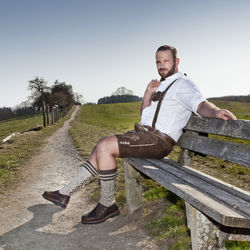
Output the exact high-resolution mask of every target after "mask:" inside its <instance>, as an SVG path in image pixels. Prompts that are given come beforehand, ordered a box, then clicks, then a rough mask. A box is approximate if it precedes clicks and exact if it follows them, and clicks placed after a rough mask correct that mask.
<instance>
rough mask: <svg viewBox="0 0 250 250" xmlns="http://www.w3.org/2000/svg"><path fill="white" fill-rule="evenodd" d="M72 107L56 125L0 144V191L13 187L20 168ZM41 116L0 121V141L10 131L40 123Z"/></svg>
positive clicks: (67, 116)
mask: <svg viewBox="0 0 250 250" xmlns="http://www.w3.org/2000/svg"><path fill="white" fill-rule="evenodd" d="M72 112H73V109H72V110H71V111H70V112H69V113H68V114H67V115H66V116H65V117H64V118H63V119H61V120H59V122H58V123H57V124H56V125H53V126H49V127H46V128H43V129H42V130H40V131H36V132H35V131H33V132H29V133H25V134H22V135H17V136H15V137H12V138H11V140H9V141H7V142H6V143H4V144H0V193H3V192H4V190H5V189H6V188H7V187H10V186H11V187H14V186H15V185H16V184H17V183H18V181H19V178H20V175H21V172H22V168H23V166H24V165H25V164H26V163H27V161H28V160H29V159H30V158H31V157H32V155H33V154H35V153H36V152H37V150H39V148H40V147H41V146H42V145H43V144H44V143H45V142H46V138H47V137H48V136H50V135H52V133H53V132H54V131H55V130H57V129H58V128H59V127H61V126H62V124H63V122H64V121H65V120H67V119H69V117H70V116H71V113H72ZM42 124H43V119H42V116H40V115H36V116H33V117H26V118H18V119H11V120H7V121H1V122H0V141H2V140H3V139H4V138H6V137H7V136H9V135H10V134H12V133H17V132H21V131H25V130H28V129H31V128H34V127H36V126H37V125H42Z"/></svg>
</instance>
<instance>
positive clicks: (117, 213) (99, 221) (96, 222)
mask: <svg viewBox="0 0 250 250" xmlns="http://www.w3.org/2000/svg"><path fill="white" fill-rule="evenodd" d="M119 214H120V211H119V210H118V211H115V212H113V213H111V214H109V215H108V216H106V217H104V218H102V219H101V220H94V221H81V223H82V224H99V223H102V222H104V221H105V220H107V219H109V218H114V217H116V216H118V215H119Z"/></svg>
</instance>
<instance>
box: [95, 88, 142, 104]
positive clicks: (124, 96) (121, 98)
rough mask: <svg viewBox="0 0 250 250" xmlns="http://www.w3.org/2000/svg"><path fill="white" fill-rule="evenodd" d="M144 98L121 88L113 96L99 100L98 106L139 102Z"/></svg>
mask: <svg viewBox="0 0 250 250" xmlns="http://www.w3.org/2000/svg"><path fill="white" fill-rule="evenodd" d="M141 100H142V98H141V97H139V96H136V95H134V94H133V91H131V90H129V89H127V88H125V87H120V88H118V89H117V90H116V91H115V92H113V93H112V95H111V96H105V97H102V98H100V99H98V104H109V103H122V102H138V101H141Z"/></svg>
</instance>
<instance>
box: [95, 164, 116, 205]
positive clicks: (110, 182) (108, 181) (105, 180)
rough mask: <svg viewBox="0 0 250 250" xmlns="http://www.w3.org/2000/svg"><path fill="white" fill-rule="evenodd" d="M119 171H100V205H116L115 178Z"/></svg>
mask: <svg viewBox="0 0 250 250" xmlns="http://www.w3.org/2000/svg"><path fill="white" fill-rule="evenodd" d="M116 173H117V169H112V170H100V171H99V179H100V182H101V198H100V200H99V203H101V204H102V205H104V206H105V207H110V206H111V205H113V204H114V203H115V177H116Z"/></svg>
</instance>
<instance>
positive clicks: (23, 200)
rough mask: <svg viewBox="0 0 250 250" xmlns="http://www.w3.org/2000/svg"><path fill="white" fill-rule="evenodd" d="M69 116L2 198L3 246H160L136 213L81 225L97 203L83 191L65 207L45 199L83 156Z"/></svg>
mask: <svg viewBox="0 0 250 250" xmlns="http://www.w3.org/2000/svg"><path fill="white" fill-rule="evenodd" d="M78 110H79V107H78V108H77V109H76V110H75V111H74V113H73V114H72V117H71V119H69V120H68V121H66V122H65V123H64V126H63V127H61V128H60V129H58V130H57V131H56V132H55V133H54V134H53V135H52V136H51V137H50V138H49V140H48V143H47V144H46V146H44V147H43V148H42V149H41V151H40V152H39V154H37V155H36V156H34V157H33V158H32V160H31V161H30V163H29V165H28V166H27V167H25V170H24V174H23V175H24V177H23V178H22V183H20V185H19V186H18V187H17V188H16V189H15V191H11V190H9V191H7V194H5V195H1V196H0V200H1V202H0V249H6V250H7V249H25V250H26V249H71V250H74V249H91V250H94V249H119V250H120V249H158V248H157V247H156V245H154V243H153V242H152V240H151V239H150V237H148V236H147V235H146V233H145V232H144V231H143V230H142V229H141V228H140V226H138V225H139V224H138V214H136V213H134V214H133V215H128V214H127V213H126V211H125V212H124V211H123V212H122V213H121V215H120V216H118V217H115V218H112V219H111V218H110V219H108V220H107V221H106V222H104V223H101V224H98V225H82V224H81V223H80V219H81V216H82V215H83V214H85V213H87V212H89V211H90V210H91V209H92V208H94V206H95V205H96V204H95V203H92V202H90V201H89V199H88V194H87V193H86V190H85V189H82V190H81V191H80V192H78V193H77V194H75V195H74V196H72V198H71V201H70V203H69V205H68V207H67V208H66V209H62V208H60V207H58V206H55V205H54V204H52V203H50V202H48V201H46V200H45V199H43V198H42V193H43V192H44V191H45V190H47V191H52V190H57V189H59V188H61V187H62V186H63V185H65V184H66V183H68V181H69V180H70V179H71V178H72V177H73V176H74V174H75V173H76V171H77V169H78V167H79V166H80V164H81V162H83V160H84V159H81V158H80V156H79V155H78V152H77V150H76V149H75V148H74V146H73V143H72V139H71V137H70V136H69V134H68V130H69V128H70V122H71V121H72V120H73V119H74V117H75V115H76V113H77V112H78Z"/></svg>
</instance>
